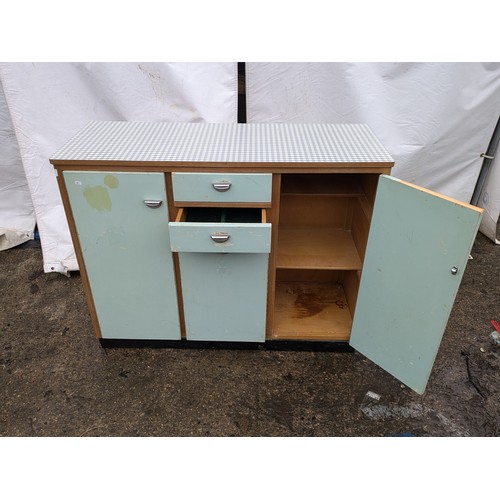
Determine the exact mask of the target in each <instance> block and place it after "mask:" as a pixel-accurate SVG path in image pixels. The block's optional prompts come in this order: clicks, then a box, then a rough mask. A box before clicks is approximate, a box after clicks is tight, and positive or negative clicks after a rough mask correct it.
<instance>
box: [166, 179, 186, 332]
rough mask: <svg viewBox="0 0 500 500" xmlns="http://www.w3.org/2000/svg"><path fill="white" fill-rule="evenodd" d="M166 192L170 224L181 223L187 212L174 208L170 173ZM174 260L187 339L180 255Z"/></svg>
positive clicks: (180, 312) (181, 325)
mask: <svg viewBox="0 0 500 500" xmlns="http://www.w3.org/2000/svg"><path fill="white" fill-rule="evenodd" d="M165 190H166V193H167V203H168V220H169V222H180V221H181V220H182V219H183V218H184V219H185V218H186V216H185V210H183V209H182V208H180V209H177V208H175V207H174V202H173V200H174V190H173V186H172V176H171V174H170V172H166V173H165ZM172 260H173V263H174V275H175V290H176V293H177V305H178V308H177V309H178V313H179V327H180V330H181V339H185V338H186V320H185V318H184V300H183V298H182V281H181V265H180V261H179V254H178V253H177V252H172Z"/></svg>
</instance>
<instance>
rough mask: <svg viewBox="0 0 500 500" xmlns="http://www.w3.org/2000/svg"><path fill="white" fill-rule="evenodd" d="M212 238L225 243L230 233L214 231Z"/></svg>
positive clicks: (216, 241)
mask: <svg viewBox="0 0 500 500" xmlns="http://www.w3.org/2000/svg"><path fill="white" fill-rule="evenodd" d="M210 238H212V240H214V241H215V243H225V242H226V241H227V240H228V239H229V233H213V234H211V235H210Z"/></svg>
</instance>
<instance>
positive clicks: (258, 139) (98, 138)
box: [51, 121, 394, 164]
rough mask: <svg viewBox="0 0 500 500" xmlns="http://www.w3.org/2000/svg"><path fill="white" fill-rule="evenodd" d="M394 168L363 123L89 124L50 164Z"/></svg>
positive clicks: (388, 157) (60, 150) (98, 122)
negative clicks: (386, 165) (377, 165)
mask: <svg viewBox="0 0 500 500" xmlns="http://www.w3.org/2000/svg"><path fill="white" fill-rule="evenodd" d="M58 160H59V161H72V160H77V161H116V162H120V161H125V162H238V163H247V162H248V163H297V162H298V163H391V164H392V163H393V162H394V160H393V159H392V158H391V156H390V155H389V154H388V153H387V151H386V150H385V149H384V147H383V146H382V144H381V143H380V141H379V140H378V139H377V138H376V136H375V135H374V134H373V132H372V131H371V130H370V128H369V127H368V126H367V125H364V124H291V123H248V124H247V123H245V124H240V123H168V122H125V121H123V122H118V121H116V122H100V121H94V122H90V123H89V124H88V125H87V126H86V127H84V128H83V129H82V130H80V131H79V132H78V133H77V134H76V135H75V136H74V137H72V138H71V139H70V140H69V141H68V142H67V143H66V144H65V145H64V146H63V147H62V148H60V149H59V150H58V151H57V152H56V153H54V155H53V156H52V157H51V161H54V162H57V161H58Z"/></svg>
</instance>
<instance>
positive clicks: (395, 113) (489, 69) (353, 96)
mask: <svg viewBox="0 0 500 500" xmlns="http://www.w3.org/2000/svg"><path fill="white" fill-rule="evenodd" d="M246 74H247V117H248V122H334V123H335V122H351V123H367V124H368V125H369V126H370V127H371V128H372V130H373V131H374V132H375V134H376V135H377V136H378V137H379V139H380V140H381V142H382V144H384V146H385V147H386V148H387V149H388V151H389V153H390V154H391V155H392V156H393V158H394V159H395V162H396V163H395V167H394V168H393V170H392V173H393V175H395V176H396V177H400V178H402V179H404V180H406V181H408V182H413V183H415V184H419V185H421V186H424V187H426V188H428V189H432V190H435V191H437V192H439V193H442V194H444V195H447V196H452V197H454V198H458V199H459V200H462V201H465V202H469V201H470V198H471V196H472V193H473V191H474V187H475V184H476V180H477V177H478V175H479V171H480V168H481V164H482V158H481V157H480V154H481V153H484V152H485V151H486V148H487V147H488V144H489V141H490V139H491V136H492V134H493V130H494V128H495V125H496V122H497V120H498V116H499V113H500V63H257V62H256V63H248V64H247V68H246ZM495 193H496V194H495ZM490 196H491V197H492V198H494V199H497V200H498V199H499V198H500V184H498V183H497V184H496V185H495V186H494V187H493V186H491V185H490ZM492 216H493V218H495V217H496V219H495V220H498V212H496V215H495V213H493V215H492Z"/></svg>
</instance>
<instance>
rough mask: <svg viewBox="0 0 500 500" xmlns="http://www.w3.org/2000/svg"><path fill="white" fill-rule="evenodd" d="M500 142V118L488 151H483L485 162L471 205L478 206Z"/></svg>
mask: <svg viewBox="0 0 500 500" xmlns="http://www.w3.org/2000/svg"><path fill="white" fill-rule="evenodd" d="M499 142H500V118H499V119H498V121H497V125H496V127H495V130H494V132H493V135H492V136H491V141H490V144H489V146H488V149H487V150H486V153H482V154H481V156H482V157H483V164H482V165H481V172H479V177H478V179H477V182H476V187H475V188H474V193H472V198H471V200H470V203H471V205H475V206H477V205H478V203H479V200H480V199H481V192H482V191H483V188H484V185H485V184H486V180H487V179H488V174H489V173H490V170H491V164H492V163H493V159H494V158H495V153H496V150H497V146H498V143H499Z"/></svg>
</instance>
